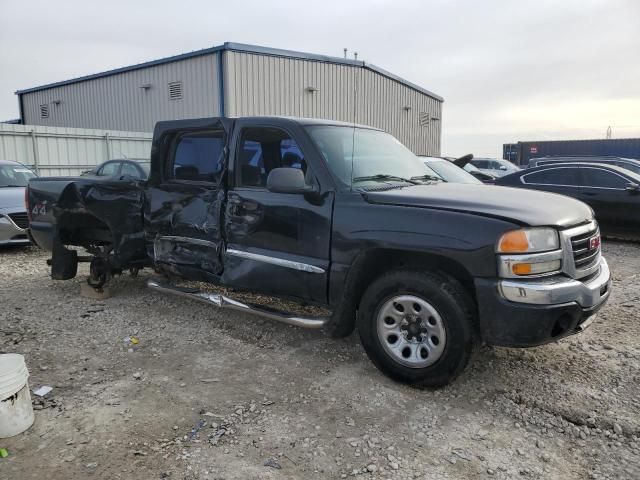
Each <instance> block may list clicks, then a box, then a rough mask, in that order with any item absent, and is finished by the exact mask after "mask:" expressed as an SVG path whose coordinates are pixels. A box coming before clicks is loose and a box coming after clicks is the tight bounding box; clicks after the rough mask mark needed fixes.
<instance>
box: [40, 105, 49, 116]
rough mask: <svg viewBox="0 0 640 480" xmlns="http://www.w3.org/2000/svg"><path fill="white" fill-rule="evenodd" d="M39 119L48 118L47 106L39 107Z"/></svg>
mask: <svg viewBox="0 0 640 480" xmlns="http://www.w3.org/2000/svg"><path fill="white" fill-rule="evenodd" d="M40 118H49V105H48V104H46V103H45V104H44V105H40Z"/></svg>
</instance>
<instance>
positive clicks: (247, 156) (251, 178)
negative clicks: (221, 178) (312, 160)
mask: <svg viewBox="0 0 640 480" xmlns="http://www.w3.org/2000/svg"><path fill="white" fill-rule="evenodd" d="M237 165H238V170H239V176H240V182H239V185H241V186H243V187H258V188H266V186H267V177H268V176H269V172H271V170H273V169H274V168H297V169H300V170H302V171H303V172H304V173H305V174H306V173H307V163H306V161H305V159H304V155H303V154H302V151H301V150H300V147H298V144H297V143H296V142H295V140H293V139H292V138H291V136H290V135H289V134H288V133H287V132H285V131H283V130H280V129H279V128H270V127H251V128H246V129H244V130H243V131H242V134H241V137H240V144H239V147H238V160H237Z"/></svg>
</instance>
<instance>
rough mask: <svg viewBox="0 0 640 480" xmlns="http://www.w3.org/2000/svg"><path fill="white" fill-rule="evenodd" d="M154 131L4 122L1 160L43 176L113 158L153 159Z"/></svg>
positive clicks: (69, 172)
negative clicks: (92, 128)
mask: <svg viewBox="0 0 640 480" xmlns="http://www.w3.org/2000/svg"><path fill="white" fill-rule="evenodd" d="M150 154H151V134H150V133H140V132H122V131H105V130H87V129H80V128H61V127H43V126H32V125H9V124H1V123H0V159H3V160H14V161H17V162H20V163H23V164H25V165H28V166H30V167H32V168H34V169H36V170H37V171H38V172H39V174H40V175H41V176H58V175H79V174H80V173H82V172H83V171H85V170H89V169H91V168H92V167H94V166H95V165H98V164H100V163H102V162H104V161H106V160H110V159H113V158H125V157H126V158H136V159H149V157H150Z"/></svg>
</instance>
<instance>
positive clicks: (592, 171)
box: [582, 167, 630, 189]
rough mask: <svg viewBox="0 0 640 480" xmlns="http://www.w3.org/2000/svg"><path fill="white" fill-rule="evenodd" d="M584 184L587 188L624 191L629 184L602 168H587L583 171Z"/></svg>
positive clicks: (624, 179)
mask: <svg viewBox="0 0 640 480" xmlns="http://www.w3.org/2000/svg"><path fill="white" fill-rule="evenodd" d="M582 171H583V175H584V184H585V186H587V187H599V188H619V189H624V188H625V187H626V185H627V184H628V183H630V182H629V181H628V180H627V179H626V178H623V177H621V176H620V175H618V174H617V173H613V172H610V171H608V170H603V169H602V168H590V167H585V168H583V169H582Z"/></svg>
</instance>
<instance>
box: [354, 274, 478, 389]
mask: <svg viewBox="0 0 640 480" xmlns="http://www.w3.org/2000/svg"><path fill="white" fill-rule="evenodd" d="M474 316H475V304H474V302H473V300H472V299H471V297H470V296H469V294H468V293H467V292H466V291H465V290H464V288H463V287H462V286H461V285H460V283H459V282H457V281H456V280H455V279H453V278H451V277H449V276H447V275H445V274H442V273H423V272H418V271H415V270H395V271H392V272H389V273H387V274H385V275H383V276H382V277H380V278H378V279H377V280H375V281H374V282H373V283H372V284H371V285H370V286H369V288H368V289H367V291H366V292H365V294H364V295H363V297H362V300H361V302H360V308H359V310H358V319H357V325H358V331H359V334H360V340H361V341H362V345H363V346H364V349H365V351H366V352H367V355H368V356H369V358H370V359H371V361H372V362H373V363H374V365H375V366H376V367H378V369H380V370H381V371H382V372H383V373H385V374H386V375H388V376H389V377H391V378H392V379H394V380H397V381H399V382H402V383H408V384H410V385H415V386H425V387H439V386H443V385H446V384H448V383H450V382H451V381H452V380H454V379H455V378H456V377H457V376H458V375H459V374H460V373H461V372H462V371H463V370H464V368H465V366H466V365H467V363H468V362H469V358H470V356H471V352H472V349H473V344H474V330H473V321H474Z"/></svg>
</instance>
